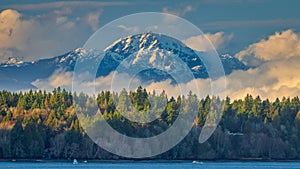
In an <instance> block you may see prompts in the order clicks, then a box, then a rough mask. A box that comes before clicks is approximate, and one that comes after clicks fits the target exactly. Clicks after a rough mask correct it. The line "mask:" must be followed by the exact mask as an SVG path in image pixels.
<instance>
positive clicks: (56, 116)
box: [0, 87, 300, 160]
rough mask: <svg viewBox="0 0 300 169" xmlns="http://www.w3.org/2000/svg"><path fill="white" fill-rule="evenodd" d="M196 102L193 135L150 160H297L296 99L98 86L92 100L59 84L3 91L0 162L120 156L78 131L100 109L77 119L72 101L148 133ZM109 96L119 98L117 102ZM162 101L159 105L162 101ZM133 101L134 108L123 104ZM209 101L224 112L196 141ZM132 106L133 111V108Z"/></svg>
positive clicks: (119, 125) (131, 132)
mask: <svg viewBox="0 0 300 169" xmlns="http://www.w3.org/2000/svg"><path fill="white" fill-rule="evenodd" d="M190 99H194V100H195V99H196V102H197V104H198V107H199V111H198V116H197V117H196V119H195V120H194V125H193V128H192V130H191V131H190V133H189V134H188V135H187V136H186V137H185V138H184V139H183V140H182V141H181V142H180V143H179V144H178V145H176V146H175V147H174V148H172V149H171V150H169V151H167V152H165V153H163V154H161V155H158V156H155V157H151V158H150V159H162V160H191V159H203V160H231V159H232V160H234V159H240V160H242V159H262V160H281V159H284V160H296V159H300V111H299V110H300V100H299V98H298V97H294V98H286V97H283V98H278V99H276V100H274V101H270V100H268V99H261V98H260V97H259V96H251V95H247V96H245V97H244V98H243V99H239V100H230V98H229V97H227V98H226V99H225V100H220V99H219V98H217V97H210V96H207V97H206V98H203V99H199V98H197V97H196V96H195V95H193V94H192V93H190V94H189V95H188V96H185V97H183V96H182V97H180V96H179V97H177V98H173V97H171V98H169V97H167V95H166V94H165V93H164V92H162V93H155V92H149V91H146V90H145V89H143V88H142V87H139V88H138V89H137V90H136V91H128V92H127V91H125V90H123V91H121V92H120V93H114V92H109V91H103V92H101V93H99V94H98V95H97V96H94V97H91V96H87V95H85V94H82V93H80V94H76V93H74V94H72V93H70V92H68V91H66V90H63V89H61V88H56V89H54V90H53V91H52V92H46V91H28V92H18V93H13V92H8V91H1V92H0V159H49V160H55V159H72V158H77V159H95V160H112V159H119V160H122V159H125V158H123V157H119V156H117V155H114V154H111V153H109V152H107V151H105V150H104V149H102V148H101V147H99V146H98V145H96V144H95V143H94V142H93V141H92V140H91V139H90V138H89V137H88V135H87V134H86V132H85V131H84V130H83V128H89V127H92V126H94V125H97V123H98V122H99V121H101V119H99V118H98V116H99V114H97V113H94V114H93V113H92V114H86V116H85V117H84V118H83V120H82V122H81V123H79V118H78V116H77V115H78V114H77V113H76V112H75V109H78V110H79V111H83V110H80V108H79V107H76V104H74V102H76V103H77V104H78V103H83V104H85V105H93V104H96V105H97V107H98V108H99V110H100V112H101V113H102V115H103V117H104V119H105V120H106V121H108V122H109V124H110V125H111V126H112V127H113V128H114V129H116V130H118V131H119V132H120V133H123V134H126V135H128V136H131V137H149V136H154V135H157V134H159V133H161V132H163V131H165V130H167V129H168V128H169V127H170V126H171V125H172V124H173V122H174V121H175V120H176V118H177V116H178V114H179V112H180V107H181V104H182V103H184V102H187V101H188V100H190ZM114 100H118V107H116V105H115V103H114ZM164 101H166V103H167V105H166V106H165V107H164V108H163V109H161V106H159V104H161V103H163V102H164ZM129 102H130V103H132V106H133V107H134V108H135V109H132V108H130V107H128V106H127V105H128V103H129ZM212 102H220V104H222V105H223V106H224V113H223V116H222V118H221V122H220V123H219V125H218V127H217V129H216V131H215V132H214V133H213V135H212V136H211V137H210V138H209V139H208V140H207V141H206V142H205V143H202V144H200V143H199V142H198V138H199V135H200V131H201V129H202V127H203V125H204V123H205V121H206V116H207V114H208V113H209V110H210V105H211V103H212ZM150 107H151V110H153V111H156V112H157V120H155V121H153V122H151V123H136V122H131V121H129V120H128V119H126V118H125V117H124V116H122V112H120V111H124V112H129V113H128V116H137V117H136V118H138V119H142V120H143V119H146V120H147V118H148V117H147V116H145V115H144V114H141V115H139V114H138V112H139V111H140V112H143V111H147V110H149V109H150ZM131 111H132V112H131Z"/></svg>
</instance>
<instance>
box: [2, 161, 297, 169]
mask: <svg viewBox="0 0 300 169" xmlns="http://www.w3.org/2000/svg"><path fill="white" fill-rule="evenodd" d="M7 168H8V169H23V168H25V169H79V168H80V169H81V168H83V169H96V168H97V169H99V168H100V169H295V168H299V169H300V162H204V163H203V164H192V162H184V163H157V162H149V163H142V162H136V163H132V162H128V163H117V162H116V163H100V162H97V163H79V164H78V165H73V164H72V162H68V163H67V162H45V163H43V162H35V163H33V162H0V169H7Z"/></svg>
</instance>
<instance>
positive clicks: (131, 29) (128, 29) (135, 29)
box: [117, 25, 139, 34]
mask: <svg viewBox="0 0 300 169" xmlns="http://www.w3.org/2000/svg"><path fill="white" fill-rule="evenodd" d="M117 27H118V28H120V29H122V30H124V31H126V32H129V33H131V34H136V33H138V32H139V27H138V26H132V27H128V26H125V25H118V26H117Z"/></svg>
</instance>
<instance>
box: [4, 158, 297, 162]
mask: <svg viewBox="0 0 300 169" xmlns="http://www.w3.org/2000/svg"><path fill="white" fill-rule="evenodd" d="M72 161H73V159H51V160H45V159H0V162H36V163H39V162H40V163H48V162H49V163H51V162H72ZM77 161H78V162H80V163H83V162H84V161H87V162H88V163H133V162H135V163H186V162H193V161H199V162H209V163H212V162H214V163H224V162H225V163H226V162H300V159H297V160H275V159H273V160H266V159H255V158H254V159H223V160H222V159H221V160H207V159H206V160H201V159H186V160H161V159H150V160H149V159H148V160H146V159H131V160H97V159H91V160H88V159H77Z"/></svg>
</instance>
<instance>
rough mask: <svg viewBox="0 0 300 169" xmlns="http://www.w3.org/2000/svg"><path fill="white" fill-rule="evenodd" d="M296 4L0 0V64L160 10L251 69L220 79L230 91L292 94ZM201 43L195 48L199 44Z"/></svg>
mask: <svg viewBox="0 0 300 169" xmlns="http://www.w3.org/2000/svg"><path fill="white" fill-rule="evenodd" d="M299 7H300V1H297V0H289V1H283V0H222V1H221V0H187V1H180V0H169V1H160V0H152V1H146V0H133V1H71V0H66V1H51V0H48V1H37V0H1V1H0V62H2V61H5V60H7V59H8V58H9V57H18V58H19V59H23V60H26V61H32V60H37V59H41V58H49V57H54V56H58V55H61V54H65V53H67V52H69V51H71V50H74V49H76V48H79V47H82V46H83V45H84V43H85V42H86V41H87V39H88V38H89V37H90V36H91V35H92V34H93V33H94V32H95V31H96V30H97V29H99V28H101V27H102V26H104V25H105V24H107V23H109V22H111V21H113V20H115V19H117V18H120V17H123V16H125V15H129V14H133V13H138V12H165V13H170V14H174V15H177V16H179V17H182V18H184V19H186V20H188V21H189V22H191V23H193V24H194V25H196V26H197V27H198V28H200V29H201V30H202V31H203V32H204V33H205V34H206V37H208V39H210V40H211V42H212V44H214V45H215V47H216V48H217V50H218V52H219V53H221V54H225V53H228V54H230V55H232V56H234V57H237V58H238V59H239V60H241V61H242V62H244V63H245V64H246V65H249V66H253V67H254V68H252V69H249V70H246V71H235V72H233V73H232V74H230V75H228V76H227V77H226V79H227V83H228V85H227V87H228V88H227V89H228V90H227V92H228V95H229V96H232V97H233V98H241V97H243V96H245V95H246V94H247V93H251V94H253V95H260V96H262V97H268V98H271V99H274V98H276V97H282V96H295V95H300V70H299V68H298V67H299V65H300V32H299V30H300V12H299ZM124 29H127V28H124ZM201 38H203V37H201V36H200V37H199V36H198V37H191V38H190V39H187V40H186V41H185V43H186V44H187V45H189V46H190V47H195V43H196V48H197V45H199V44H197V42H199V39H200V40H201ZM204 48H205V46H200V48H199V46H198V48H197V50H198V49H199V50H200V49H204ZM66 75H67V76H66ZM61 77H63V78H61ZM66 77H68V78H66ZM57 79H64V80H66V81H69V82H71V81H72V79H71V73H70V72H62V73H60V74H53V75H51V77H50V78H48V79H43V80H44V81H45V84H47V85H49V84H54V83H51V80H54V81H58V80H57ZM100 81H101V79H100ZM199 81H200V83H204V84H205V83H208V82H207V80H203V79H202V80H201V79H199ZM59 82H60V83H59V84H57V85H61V80H59ZM165 83H168V82H165ZM67 84H69V83H67ZM153 85H154V86H152V87H153V88H155V87H157V86H155V84H153ZM159 85H161V84H159ZM167 85H169V84H167ZM42 87H43V86H42ZM53 87H57V86H56V84H54V85H52V86H50V88H53ZM166 90H167V89H166ZM171 90H173V88H171Z"/></svg>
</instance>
